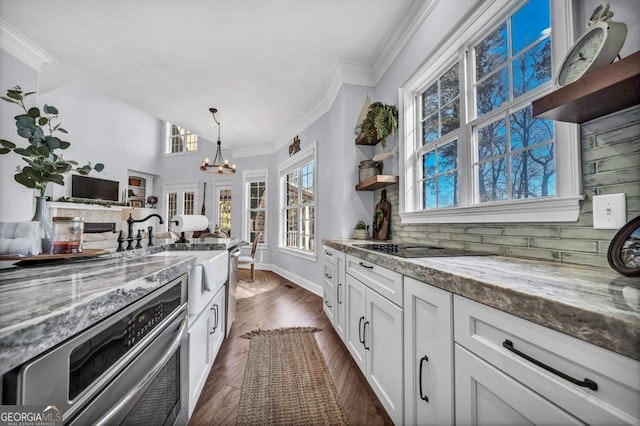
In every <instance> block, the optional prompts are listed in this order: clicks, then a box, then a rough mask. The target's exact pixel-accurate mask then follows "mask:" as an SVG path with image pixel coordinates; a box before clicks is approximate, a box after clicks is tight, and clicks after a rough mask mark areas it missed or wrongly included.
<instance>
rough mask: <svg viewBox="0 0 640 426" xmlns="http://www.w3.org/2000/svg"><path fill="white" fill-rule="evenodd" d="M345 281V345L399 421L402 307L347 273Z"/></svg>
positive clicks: (384, 403)
mask: <svg viewBox="0 0 640 426" xmlns="http://www.w3.org/2000/svg"><path fill="white" fill-rule="evenodd" d="M346 283H347V286H346V289H347V298H346V303H347V348H348V349H349V351H350V352H351V354H352V356H353V358H354V359H355V361H356V363H357V364H358V366H359V367H360V368H361V369H362V371H363V372H364V374H365V377H366V378H367V381H368V382H369V384H370V385H371V388H372V389H373V390H374V392H375V393H376V395H377V396H378V399H379V400H380V402H381V403H382V405H383V406H384V407H385V409H386V410H387V413H388V414H389V417H391V419H392V420H393V421H394V423H396V424H402V423H403V416H404V404H403V361H402V353H403V352H402V321H403V315H402V308H400V307H399V306H397V305H396V304H394V303H392V302H391V301H390V300H388V299H387V298H385V297H382V296H381V295H380V294H378V293H377V292H375V291H373V290H372V289H370V288H368V287H367V286H365V285H364V284H363V283H361V282H360V281H358V280H357V279H355V278H353V277H352V276H351V275H348V274H347V279H346ZM356 339H357V340H356Z"/></svg>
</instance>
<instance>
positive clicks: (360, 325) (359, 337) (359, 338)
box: [358, 316, 364, 344]
mask: <svg viewBox="0 0 640 426" xmlns="http://www.w3.org/2000/svg"><path fill="white" fill-rule="evenodd" d="M362 321H364V316H361V317H360V321H358V341H359V342H360V343H362V344H364V340H363V339H362Z"/></svg>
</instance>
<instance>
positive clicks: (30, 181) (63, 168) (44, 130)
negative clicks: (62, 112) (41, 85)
mask: <svg viewBox="0 0 640 426" xmlns="http://www.w3.org/2000/svg"><path fill="white" fill-rule="evenodd" d="M34 93H36V92H27V93H23V92H22V89H21V88H20V86H16V87H14V88H13V89H9V90H7V95H6V96H2V99H3V100H5V101H7V102H11V103H13V104H16V105H18V106H19V107H20V108H21V109H22V110H23V111H24V113H23V114H19V115H16V116H15V120H16V128H17V132H18V135H19V136H21V137H23V138H25V139H26V140H27V141H28V144H27V146H26V147H24V148H23V147H18V146H17V145H16V144H15V143H13V142H10V141H8V140H5V139H0V145H1V147H0V154H8V153H9V152H12V151H13V152H14V153H16V154H18V155H19V156H21V157H22V160H23V161H24V162H25V163H26V165H23V166H22V167H18V168H17V173H16V174H15V175H14V179H15V180H16V182H18V183H19V184H21V185H23V186H26V187H27V188H31V189H36V190H38V191H39V193H40V196H41V197H44V192H45V190H46V189H47V185H48V184H49V182H53V183H57V184H58V185H64V176H63V175H64V174H65V173H68V172H70V171H71V170H75V171H76V172H78V173H80V174H82V175H87V174H89V172H90V171H91V170H96V171H98V172H99V171H101V170H103V169H104V164H102V163H97V164H96V165H95V166H93V167H92V166H91V163H87V164H85V165H84V166H81V167H79V166H78V163H77V162H76V161H72V160H65V159H64V158H63V157H62V154H57V153H56V150H65V149H67V148H69V146H71V143H69V142H67V141H63V140H62V139H60V138H59V137H57V136H56V134H60V133H64V134H66V133H67V131H66V130H65V129H64V128H62V127H60V122H59V121H58V120H57V119H58V110H57V109H56V108H55V107H54V106H51V105H46V104H45V105H44V107H43V108H42V112H41V111H40V109H39V108H38V107H31V108H27V107H26V106H25V104H24V100H25V98H26V97H27V96H30V95H33V94H34Z"/></svg>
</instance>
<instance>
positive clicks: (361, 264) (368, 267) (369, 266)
mask: <svg viewBox="0 0 640 426" xmlns="http://www.w3.org/2000/svg"><path fill="white" fill-rule="evenodd" d="M358 265H360V266H362V267H363V268H367V269H373V266H371V265H365V264H364V263H363V262H360V263H358Z"/></svg>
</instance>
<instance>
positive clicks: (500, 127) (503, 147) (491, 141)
mask: <svg viewBox="0 0 640 426" xmlns="http://www.w3.org/2000/svg"><path fill="white" fill-rule="evenodd" d="M506 152H507V125H506V122H505V120H504V119H502V120H498V121H494V122H492V123H489V124H487V125H485V126H482V127H480V128H479V129H478V158H479V160H481V161H482V160H485V159H488V158H491V157H496V156H499V155H504V154H505V153H506Z"/></svg>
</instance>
